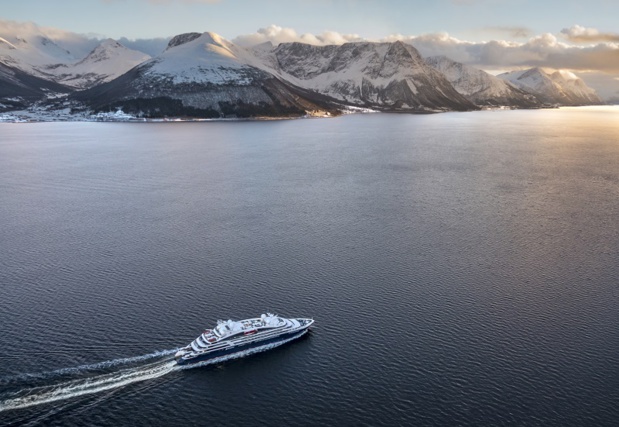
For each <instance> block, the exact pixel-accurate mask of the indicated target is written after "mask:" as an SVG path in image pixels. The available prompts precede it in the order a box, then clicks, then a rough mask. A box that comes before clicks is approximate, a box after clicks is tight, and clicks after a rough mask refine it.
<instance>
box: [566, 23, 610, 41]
mask: <svg viewBox="0 0 619 427" xmlns="http://www.w3.org/2000/svg"><path fill="white" fill-rule="evenodd" d="M561 35H563V36H564V37H565V38H566V39H568V40H569V41H571V42H573V43H598V42H619V33H603V32H600V31H599V30H597V29H595V28H585V27H581V26H580V25H574V26H572V27H570V28H564V29H562V30H561Z"/></svg>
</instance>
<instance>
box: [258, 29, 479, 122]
mask: <svg viewBox="0 0 619 427" xmlns="http://www.w3.org/2000/svg"><path fill="white" fill-rule="evenodd" d="M254 53H255V54H256V55H257V56H259V57H260V58H262V60H263V64H264V66H266V67H270V68H271V69H272V70H273V72H274V73H276V74H278V75H279V76H281V77H282V78H284V79H286V80H288V81H290V82H291V83H292V84H294V85H296V86H300V87H303V88H305V89H308V90H311V91H314V92H318V93H320V94H323V95H325V96H328V97H330V98H333V99H334V100H337V101H339V102H342V103H344V104H348V105H353V106H359V107H367V108H374V109H380V110H389V111H408V112H424V111H446V110H471V109H475V108H476V107H475V106H474V105H473V104H472V103H471V102H469V101H468V100H467V99H465V98H464V97H463V96H462V95H460V94H459V93H458V92H457V91H456V90H455V89H454V88H453V86H452V85H451V84H450V83H449V82H448V81H447V80H446V79H445V77H444V76H443V75H442V74H441V73H439V72H438V71H436V70H434V69H433V68H432V67H430V66H428V65H427V64H426V63H425V62H424V61H423V59H422V58H421V55H420V54H419V52H417V50H416V49H415V48H414V47H413V46H411V45H408V44H405V43H402V42H400V41H398V42H394V43H370V42H355V43H346V44H343V45H332V46H314V45H309V44H304V43H282V44H280V45H279V46H277V47H276V48H272V49H270V50H269V46H268V45H260V46H258V48H255V49H254Z"/></svg>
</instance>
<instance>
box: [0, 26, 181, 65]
mask: <svg viewBox="0 0 619 427" xmlns="http://www.w3.org/2000/svg"><path fill="white" fill-rule="evenodd" d="M37 36H40V37H47V38H49V39H51V40H53V41H54V42H55V43H56V44H57V45H58V46H60V47H61V48H63V49H66V50H68V51H69V52H70V53H71V54H72V55H73V56H74V57H75V58H76V59H81V58H83V57H85V56H86V55H88V53H89V52H90V51H91V50H92V49H94V48H95V47H97V46H98V45H99V43H101V42H102V41H103V40H105V39H106V38H107V37H105V36H103V35H100V34H77V33H73V32H70V31H65V30H61V29H58V28H52V27H42V26H39V25H37V24H35V23H33V22H15V21H7V20H3V19H0V37H2V38H4V39H6V40H8V41H12V40H14V39H15V38H16V37H19V38H22V39H26V40H30V39H33V38H34V37H37ZM118 41H119V42H120V43H121V44H123V45H124V46H126V47H128V48H130V49H134V50H139V51H140V52H144V53H146V54H148V55H151V56H154V55H158V54H159V53H161V52H162V51H163V50H164V49H165V47H166V46H167V44H168V41H169V38H154V39H137V40H130V39H127V38H126V37H123V38H121V39H118Z"/></svg>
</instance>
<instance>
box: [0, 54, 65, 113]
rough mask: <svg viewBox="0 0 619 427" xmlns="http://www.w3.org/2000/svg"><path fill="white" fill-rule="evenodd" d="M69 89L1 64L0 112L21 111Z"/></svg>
mask: <svg viewBox="0 0 619 427" xmlns="http://www.w3.org/2000/svg"><path fill="white" fill-rule="evenodd" d="M66 91H67V88H66V87H64V86H62V85H60V84H57V83H54V82H50V81H48V80H44V79H41V78H39V77H35V76H32V75H30V74H28V73H26V72H24V71H22V70H20V69H18V68H14V67H10V66H8V65H5V64H2V63H0V112H1V111H11V110H21V109H24V108H27V107H28V106H30V105H31V104H32V103H34V102H36V101H39V100H41V99H43V98H46V97H48V96H53V95H55V94H58V93H64V92H66Z"/></svg>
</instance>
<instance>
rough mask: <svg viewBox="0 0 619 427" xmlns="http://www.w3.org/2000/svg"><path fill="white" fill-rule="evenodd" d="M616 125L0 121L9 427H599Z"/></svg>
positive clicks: (539, 118)
mask: <svg viewBox="0 0 619 427" xmlns="http://www.w3.org/2000/svg"><path fill="white" fill-rule="evenodd" d="M618 119H619V110H618V109H617V108H607V109H605V108H572V109H561V110H543V111H504V112H475V113H457V114H451V113H450V114H440V115H424V116H411V115H388V114H374V115H355V116H349V117H342V118H337V119H328V120H327V119H324V120H292V121H274V122H235V123H229V122H225V123H224V122H212V123H159V124H121V123H118V124H113V123H47V124H2V125H0V329H1V330H0V424H7V425H8V424H21V425H37V424H47V425H62V426H67V425H100V426H118V425H139V426H142V425H143V426H159V425H161V426H164V425H181V424H183V423H188V425H209V426H216V425H229V426H255V425H264V426H287V425H290V426H293V425H294V426H302V425H340V426H349V425H372V426H378V425H385V426H394V425H419V426H423V425H445V426H452V425H476V426H481V425H544V426H549V425H556V426H570V425H573V426H584V425H596V426H603V425H608V426H611V425H616V422H617V419H619V404H618V402H619V329H618V328H617V325H619V120H618ZM266 310H271V311H275V312H277V313H279V314H280V315H283V316H308V317H314V318H315V319H316V327H315V328H314V330H313V331H312V333H311V334H310V335H309V336H307V337H304V338H302V339H301V340H299V341H297V342H294V343H290V344H287V345H285V346H283V347H279V348H277V349H273V350H271V351H268V352H263V353H260V354H256V355H252V356H248V357H245V358H241V359H237V360H233V361H229V362H227V363H224V364H221V365H217V366H211V367H205V368H199V369H190V370H178V369H175V368H174V367H173V364H172V363H171V362H170V360H171V357H172V356H171V353H172V352H173V351H174V349H175V348H177V347H179V346H182V345H186V344H187V343H188V342H189V341H191V340H192V339H194V338H195V336H197V335H198V334H199V333H200V332H201V331H202V330H203V329H204V328H205V327H209V326H213V324H214V323H215V322H216V320H217V319H219V318H233V319H234V318H246V317H253V316H257V315H259V314H260V313H261V312H263V311H266Z"/></svg>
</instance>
